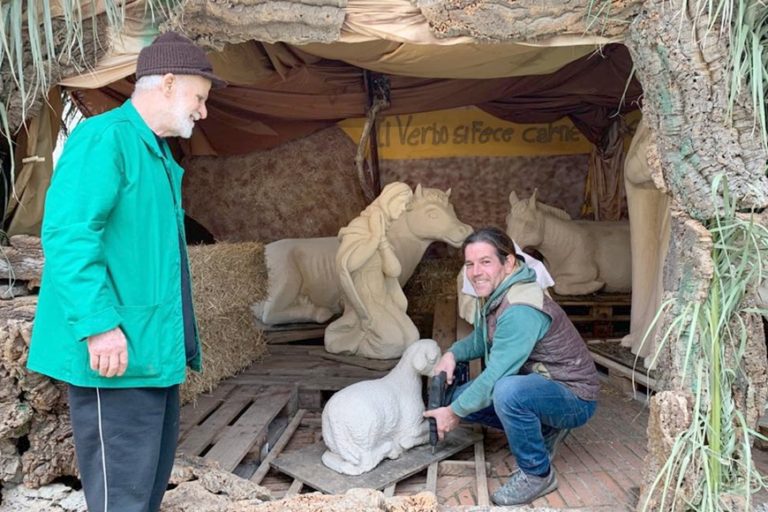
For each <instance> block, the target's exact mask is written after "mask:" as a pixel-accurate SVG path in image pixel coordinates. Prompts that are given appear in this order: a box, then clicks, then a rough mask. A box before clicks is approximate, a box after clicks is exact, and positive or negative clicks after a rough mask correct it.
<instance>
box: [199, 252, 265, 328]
mask: <svg viewBox="0 0 768 512" xmlns="http://www.w3.org/2000/svg"><path fill="white" fill-rule="evenodd" d="M189 266H190V271H191V273H192V292H193V295H194V299H195V312H196V313H197V317H198V320H199V319H200V318H211V317H215V316H226V315H228V314H229V312H230V311H231V310H232V309H233V308H234V309H237V308H240V307H243V308H248V307H249V305H250V304H252V303H254V302H259V301H261V300H263V299H264V298H266V295H267V264H266V263H265V261H264V244H261V243H259V242H244V243H227V242H222V243H218V244H212V245H193V246H190V247H189Z"/></svg>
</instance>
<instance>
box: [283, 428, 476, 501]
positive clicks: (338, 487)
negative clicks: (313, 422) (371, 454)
mask: <svg viewBox="0 0 768 512" xmlns="http://www.w3.org/2000/svg"><path fill="white" fill-rule="evenodd" d="M480 437H481V435H480V434H477V433H476V432H472V431H471V430H470V429H468V428H465V427H460V428H458V429H456V430H454V431H452V432H450V433H449V434H448V436H447V438H446V439H445V440H444V441H441V442H440V443H439V444H438V445H437V451H436V452H435V453H434V454H433V453H432V447H431V446H430V445H429V444H423V445H421V446H417V447H415V448H412V449H410V450H408V451H406V452H405V453H403V454H402V455H401V456H400V457H399V458H398V459H394V460H390V459H385V460H383V461H382V462H381V463H380V464H379V465H378V466H376V467H375V468H373V469H372V470H371V471H369V472H367V473H363V474H362V475H356V476H350V475H343V474H340V473H337V472H335V471H333V470H332V469H330V468H328V467H326V466H325V465H324V464H323V463H322V461H321V456H322V454H323V452H324V451H325V445H323V444H322V443H316V444H313V445H309V446H306V447H304V448H302V449H300V450H296V451H291V452H288V453H283V454H281V455H280V456H279V457H277V459H275V461H274V462H272V467H274V468H276V469H277V470H279V471H281V472H283V473H285V474H287V475H288V476H291V477H293V478H298V479H299V480H301V481H302V482H304V483H305V484H306V485H308V486H310V487H312V488H314V489H317V490H319V491H321V492H324V493H326V494H344V493H345V492H346V491H347V490H349V489H352V488H354V487H362V488H367V489H379V490H381V489H384V488H385V487H387V486H389V485H392V484H393V483H395V482H399V481H400V480H403V479H404V478H407V477H409V476H411V475H414V474H416V473H418V472H419V471H422V470H423V469H425V468H427V467H428V466H429V465H430V464H432V463H433V462H437V461H440V460H443V459H446V458H448V457H450V456H451V455H453V454H454V453H458V452H459V451H461V450H463V449H464V448H467V447H468V446H471V445H472V444H474V443H475V442H476V441H477V440H478V439H479V438H480Z"/></svg>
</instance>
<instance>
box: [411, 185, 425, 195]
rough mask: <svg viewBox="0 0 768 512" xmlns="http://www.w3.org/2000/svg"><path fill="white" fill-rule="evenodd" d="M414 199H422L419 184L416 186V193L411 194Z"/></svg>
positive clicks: (422, 193)
mask: <svg viewBox="0 0 768 512" xmlns="http://www.w3.org/2000/svg"><path fill="white" fill-rule="evenodd" d="M413 195H414V197H422V196H423V195H424V192H422V190H421V183H419V184H418V185H416V191H415V192H414V193H413Z"/></svg>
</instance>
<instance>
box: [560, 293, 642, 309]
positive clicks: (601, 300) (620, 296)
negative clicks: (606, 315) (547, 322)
mask: <svg viewBox="0 0 768 512" xmlns="http://www.w3.org/2000/svg"><path fill="white" fill-rule="evenodd" d="M550 295H551V296H552V300H554V301H555V302H557V303H558V304H560V305H561V306H563V305H566V306H591V305H592V304H615V305H617V306H629V305H631V304H632V294H630V293H595V294H591V295H557V294H556V293H554V292H551V291H550Z"/></svg>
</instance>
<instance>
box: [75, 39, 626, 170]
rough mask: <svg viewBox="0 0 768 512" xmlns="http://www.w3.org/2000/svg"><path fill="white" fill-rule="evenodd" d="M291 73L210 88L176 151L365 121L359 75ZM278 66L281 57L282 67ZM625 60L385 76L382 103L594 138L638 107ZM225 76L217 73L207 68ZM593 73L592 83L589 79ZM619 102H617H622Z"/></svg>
mask: <svg viewBox="0 0 768 512" xmlns="http://www.w3.org/2000/svg"><path fill="white" fill-rule="evenodd" d="M294 56H295V62H294V63H293V64H292V66H291V67H288V66H284V67H283V69H281V72H280V73H278V72H277V71H274V72H272V73H270V74H266V75H263V76H262V77H261V78H260V79H254V80H253V81H252V82H251V83H249V84H248V85H242V84H240V85H230V86H229V87H227V88H225V89H222V90H220V91H213V92H212V93H211V95H210V98H209V101H208V112H209V116H208V119H206V120H204V121H201V122H200V123H199V129H198V130H196V131H195V134H194V135H193V138H192V139H191V141H190V142H189V144H186V146H185V147H184V153H186V154H188V155H206V154H207V155H212V154H218V155H233V154H244V153H249V152H251V151H256V150H260V149H268V148H271V147H275V146H276V145H279V144H282V143H283V142H285V141H287V140H291V139H294V138H298V137H301V136H304V135H307V134H309V133H312V132H313V131H315V130H317V129H320V128H322V127H324V126H329V125H331V124H333V123H335V122H337V121H339V120H341V119H346V118H351V117H364V116H365V114H366V105H367V96H366V92H365V90H364V88H363V71H362V70H361V69H360V68H358V67H356V66H352V65H349V64H346V63H344V62H341V61H333V60H327V59H322V60H314V59H311V60H310V61H309V62H307V61H305V60H303V59H302V56H301V55H300V54H294ZM283 62H284V61H283ZM631 70H632V62H631V59H630V57H629V53H628V51H627V50H626V48H625V47H624V46H622V45H619V44H613V45H609V46H607V47H605V48H603V50H602V52H601V53H600V54H590V55H587V56H585V57H581V58H580V59H577V60H576V61H573V62H571V63H569V64H567V65H565V66H563V67H561V68H560V69H558V70H557V71H556V72H554V73H550V74H548V75H538V76H523V77H509V78H495V79H466V78H464V79H461V78H459V79H430V78H418V77H407V76H400V75H387V76H388V78H389V81H390V89H391V105H390V107H389V108H388V109H387V110H386V111H385V112H386V114H387V115H394V114H406V113H414V112H426V111H433V110H442V109H448V108H453V107H459V106H465V105H476V106H478V107H480V108H482V109H483V110H486V111H487V112H489V113H491V114H493V115H495V116H497V117H499V118H502V119H505V120H508V121H514V122H518V123H532V122H550V121H554V120H557V119H560V118H561V117H564V116H568V117H570V118H571V119H572V120H573V122H574V124H575V125H576V126H577V127H578V128H579V129H580V130H581V131H582V132H583V133H584V134H585V135H586V136H587V138H588V139H589V140H591V141H593V142H597V141H599V140H600V139H601V138H602V136H603V133H604V131H605V130H606V129H607V128H608V127H609V126H610V124H611V122H612V119H611V118H612V116H614V115H615V114H616V113H617V112H625V111H629V110H633V109H636V108H637V106H638V105H637V100H638V98H639V97H640V94H641V89H640V86H639V84H637V82H635V81H629V78H630V77H631ZM216 72H217V73H219V76H222V77H223V78H224V79H226V80H230V76H228V74H227V72H226V70H222V69H216ZM596 77H600V78H599V80H596ZM131 90H132V84H131V82H130V80H128V79H126V80H122V81H120V82H117V83H114V84H111V85H109V86H106V87H102V88H101V89H98V90H81V91H78V92H76V93H75V97H76V99H77V101H78V103H79V104H80V106H81V107H82V109H83V111H84V112H85V113H86V114H87V115H92V114H97V113H99V112H102V111H104V110H107V109H109V108H113V107H115V106H117V105H118V104H119V103H121V102H122V101H123V100H124V99H125V98H127V97H128V96H129V94H130V91H131ZM622 98H623V99H624V103H623V104H622V103H621V100H622Z"/></svg>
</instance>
